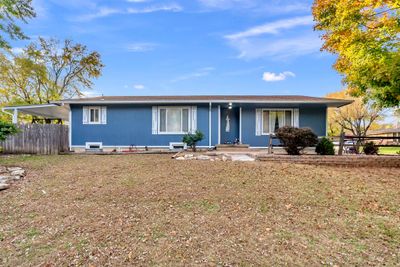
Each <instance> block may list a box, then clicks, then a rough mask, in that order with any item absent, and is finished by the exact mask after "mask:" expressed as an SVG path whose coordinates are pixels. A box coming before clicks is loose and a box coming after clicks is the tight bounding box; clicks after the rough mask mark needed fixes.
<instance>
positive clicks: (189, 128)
mask: <svg viewBox="0 0 400 267" xmlns="http://www.w3.org/2000/svg"><path fill="white" fill-rule="evenodd" d="M161 109H166V113H168V109H180V110H181V128H182V125H183V121H182V120H183V116H182V110H183V109H188V110H189V112H188V120H189V121H188V131H187V132H183V131H181V132H161V131H160V122H161ZM165 125H166V127H167V125H168V116H166V118H165ZM191 129H192V107H191V106H158V116H157V134H159V135H184V134H188V133H190V131H191Z"/></svg>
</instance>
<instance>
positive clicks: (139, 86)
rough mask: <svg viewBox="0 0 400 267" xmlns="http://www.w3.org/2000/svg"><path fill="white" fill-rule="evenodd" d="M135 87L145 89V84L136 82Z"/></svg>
mask: <svg viewBox="0 0 400 267" xmlns="http://www.w3.org/2000/svg"><path fill="white" fill-rule="evenodd" d="M133 88H134V89H136V90H143V89H144V88H145V86H144V85H143V84H134V85H133Z"/></svg>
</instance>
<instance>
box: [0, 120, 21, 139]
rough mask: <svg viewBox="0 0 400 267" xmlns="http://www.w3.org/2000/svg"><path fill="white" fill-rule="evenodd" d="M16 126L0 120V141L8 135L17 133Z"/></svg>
mask: <svg viewBox="0 0 400 267" xmlns="http://www.w3.org/2000/svg"><path fill="white" fill-rule="evenodd" d="M18 132H19V131H18V128H17V127H16V126H15V125H14V124H12V123H9V122H5V121H0V141H5V140H6V139H7V137H8V136H9V135H13V134H17V133H18Z"/></svg>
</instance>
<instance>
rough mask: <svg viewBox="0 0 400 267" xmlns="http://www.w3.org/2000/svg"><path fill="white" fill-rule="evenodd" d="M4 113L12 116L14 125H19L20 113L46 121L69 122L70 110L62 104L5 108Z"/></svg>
mask: <svg viewBox="0 0 400 267" xmlns="http://www.w3.org/2000/svg"><path fill="white" fill-rule="evenodd" d="M2 110H3V112H4V113H7V114H10V115H11V116H12V118H13V119H12V121H13V123H18V114H19V112H21V113H23V114H28V115H33V116H40V117H43V118H46V119H62V120H63V121H69V108H68V106H65V105H60V104H43V105H26V106H8V107H4V108H3V109H2Z"/></svg>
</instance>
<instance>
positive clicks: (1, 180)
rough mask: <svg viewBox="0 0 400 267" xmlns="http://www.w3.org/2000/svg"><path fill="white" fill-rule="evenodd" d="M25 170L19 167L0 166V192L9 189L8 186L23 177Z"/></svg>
mask: <svg viewBox="0 0 400 267" xmlns="http://www.w3.org/2000/svg"><path fill="white" fill-rule="evenodd" d="M25 173H26V172H25V170H24V169H22V168H20V167H1V166H0V191H2V190H5V189H8V188H10V185H11V184H12V183H13V182H15V181H18V180H20V179H22V178H23V177H25Z"/></svg>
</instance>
